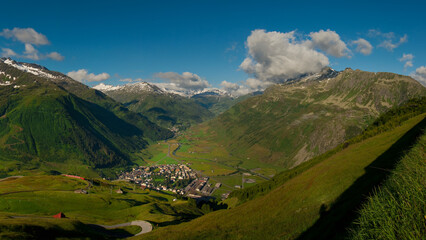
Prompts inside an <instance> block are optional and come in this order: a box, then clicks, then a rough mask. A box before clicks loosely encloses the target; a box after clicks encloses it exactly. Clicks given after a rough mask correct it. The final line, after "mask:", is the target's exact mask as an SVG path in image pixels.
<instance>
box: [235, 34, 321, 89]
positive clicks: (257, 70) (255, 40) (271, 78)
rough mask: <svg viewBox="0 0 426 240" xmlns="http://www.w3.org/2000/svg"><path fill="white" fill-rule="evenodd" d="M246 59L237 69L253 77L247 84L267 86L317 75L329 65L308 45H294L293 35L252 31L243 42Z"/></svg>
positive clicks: (300, 42) (304, 42)
mask: <svg viewBox="0 0 426 240" xmlns="http://www.w3.org/2000/svg"><path fill="white" fill-rule="evenodd" d="M246 46H247V49H248V56H247V58H245V59H244V61H243V62H242V63H241V65H240V69H242V70H244V71H245V72H247V73H248V74H253V75H254V78H253V79H256V81H254V80H248V82H247V83H248V84H249V85H251V86H254V85H256V84H257V86H261V85H262V84H259V81H260V82H264V83H265V84H263V85H268V84H270V83H272V82H274V83H278V82H284V81H286V80H288V79H291V78H295V77H298V76H300V75H302V74H306V73H314V72H319V71H320V70H321V69H322V68H323V67H325V66H327V65H328V64H329V61H328V58H327V57H326V56H325V55H324V54H322V53H320V52H318V51H316V50H314V49H313V46H312V43H311V42H310V41H297V40H296V38H295V36H294V31H292V32H288V33H281V32H266V31H265V30H254V31H252V32H251V35H250V36H249V37H248V38H247V42H246Z"/></svg>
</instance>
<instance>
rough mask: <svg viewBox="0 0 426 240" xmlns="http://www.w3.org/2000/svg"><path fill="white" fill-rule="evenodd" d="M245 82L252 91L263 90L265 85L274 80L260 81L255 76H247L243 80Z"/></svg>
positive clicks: (267, 85) (269, 84) (271, 83)
mask: <svg viewBox="0 0 426 240" xmlns="http://www.w3.org/2000/svg"><path fill="white" fill-rule="evenodd" d="M245 84H246V85H247V86H248V87H249V88H250V89H251V90H253V91H263V90H265V89H266V88H267V87H269V86H271V85H273V84H274V82H270V81H261V80H259V79H257V78H248V79H247V80H246V81H245Z"/></svg>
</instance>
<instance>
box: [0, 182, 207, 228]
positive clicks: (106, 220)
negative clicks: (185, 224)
mask: <svg viewBox="0 0 426 240" xmlns="http://www.w3.org/2000/svg"><path fill="white" fill-rule="evenodd" d="M87 186H88V182H86V181H83V180H79V179H72V178H67V177H64V176H28V177H22V178H17V179H10V180H6V181H0V212H1V213H3V214H8V215H34V216H52V215H54V214H57V213H58V212H63V213H64V214H65V215H66V216H67V217H68V218H69V219H74V220H78V221H81V222H83V223H96V224H106V225H111V224H119V223H123V222H128V221H132V220H147V221H150V222H152V223H154V224H164V223H172V222H175V223H176V222H179V221H180V220H185V219H188V218H193V217H196V216H199V215H200V214H201V212H199V210H198V209H196V208H193V207H191V206H189V205H188V203H187V202H186V201H180V200H178V201H172V200H173V199H174V198H175V197H174V196H173V195H167V194H163V193H159V192H156V191H149V190H145V191H142V190H138V189H135V190H133V185H132V184H128V183H125V182H115V183H111V182H108V181H99V180H97V181H95V182H94V184H93V186H92V187H91V188H90V190H88V192H89V194H76V193H74V190H75V189H82V188H86V187H87ZM119 188H121V189H122V190H123V191H124V194H118V193H116V192H115V190H117V189H119Z"/></svg>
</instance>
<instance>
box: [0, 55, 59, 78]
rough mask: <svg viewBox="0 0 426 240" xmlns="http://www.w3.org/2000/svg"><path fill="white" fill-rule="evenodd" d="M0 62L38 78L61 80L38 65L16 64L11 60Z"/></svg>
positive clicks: (0, 59)
mask: <svg viewBox="0 0 426 240" xmlns="http://www.w3.org/2000/svg"><path fill="white" fill-rule="evenodd" d="M0 61H1V62H3V63H5V64H7V65H9V66H12V67H14V68H16V69H19V70H21V71H24V72H28V73H31V74H34V75H36V76H42V77H47V78H53V79H57V78H59V77H58V76H54V75H52V74H50V73H48V71H49V70H48V69H47V68H45V67H42V66H40V65H37V64H31V63H21V62H16V61H14V60H12V59H10V58H0Z"/></svg>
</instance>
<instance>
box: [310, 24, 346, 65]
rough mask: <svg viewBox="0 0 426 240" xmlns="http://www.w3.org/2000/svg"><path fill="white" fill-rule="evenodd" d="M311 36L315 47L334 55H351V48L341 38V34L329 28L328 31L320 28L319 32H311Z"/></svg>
mask: <svg viewBox="0 0 426 240" xmlns="http://www.w3.org/2000/svg"><path fill="white" fill-rule="evenodd" d="M309 36H310V37H311V39H312V43H313V44H314V46H315V47H317V48H319V49H321V50H322V51H324V52H326V53H327V54H329V55H332V56H334V57H339V58H340V57H350V53H351V52H350V50H349V49H348V47H347V46H346V44H345V43H344V42H343V41H342V40H340V36H339V34H337V33H336V32H335V31H331V30H330V29H328V30H327V31H324V30H320V31H319V32H311V33H310V34H309Z"/></svg>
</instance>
